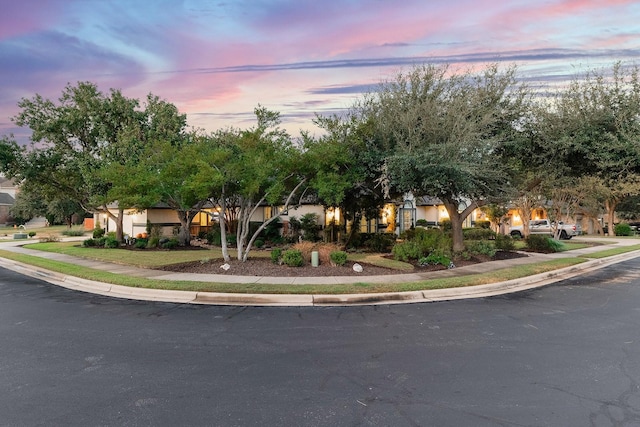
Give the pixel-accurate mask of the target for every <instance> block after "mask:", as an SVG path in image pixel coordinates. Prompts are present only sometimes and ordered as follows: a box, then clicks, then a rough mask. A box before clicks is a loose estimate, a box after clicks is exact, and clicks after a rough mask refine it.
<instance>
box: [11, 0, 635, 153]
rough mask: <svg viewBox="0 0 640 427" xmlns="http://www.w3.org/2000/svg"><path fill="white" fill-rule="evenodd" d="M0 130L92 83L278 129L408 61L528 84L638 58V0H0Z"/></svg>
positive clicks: (196, 120) (297, 123) (208, 123)
mask: <svg viewBox="0 0 640 427" xmlns="http://www.w3.org/2000/svg"><path fill="white" fill-rule="evenodd" d="M0 1H1V7H0V136H2V135H8V134H10V133H13V134H14V135H15V137H16V139H18V140H19V141H21V142H23V141H28V135H29V132H28V130H26V129H20V128H17V127H16V126H15V125H14V124H13V123H12V122H11V120H10V118H11V117H12V116H14V115H15V114H17V112H18V108H17V103H18V101H19V100H20V99H21V98H22V97H27V98H31V97H33V96H34V95H35V94H36V93H37V94H40V95H42V96H44V97H46V98H51V99H57V98H58V97H59V96H60V94H61V92H62V90H63V88H64V87H65V86H66V85H67V83H71V84H75V83H77V82H78V81H91V82H94V83H96V84H98V86H99V88H100V90H102V91H103V92H108V90H109V89H110V88H116V89H120V90H122V92H123V93H124V94H125V95H126V96H128V97H134V98H139V99H141V100H142V99H144V98H145V97H146V95H147V94H148V93H149V92H151V93H153V94H155V95H158V96H160V97H161V98H163V99H166V100H167V101H169V102H172V103H174V104H175V105H176V106H177V107H178V109H179V110H180V111H181V112H184V113H187V117H188V123H189V124H190V125H192V126H196V127H200V128H204V129H207V130H215V129H219V128H223V127H226V126H236V127H249V126H251V125H253V109H254V108H255V107H256V106H257V105H258V104H261V105H263V106H265V107H267V108H270V109H273V110H276V111H279V112H280V113H281V114H282V118H283V121H284V124H285V127H286V129H287V130H289V131H290V132H291V133H292V134H294V135H295V134H296V133H298V130H299V129H313V125H312V124H311V119H312V118H313V116H314V114H315V113H319V114H323V115H328V114H332V113H334V112H336V113H338V112H340V111H342V110H343V109H345V108H348V107H349V106H350V105H351V104H352V102H353V100H354V99H356V98H357V97H358V96H359V95H360V94H361V93H362V92H363V91H368V90H371V89H373V88H375V86H376V85H377V84H378V83H379V82H381V81H382V80H384V79H388V78H391V77H392V76H393V75H394V74H396V73H397V72H398V71H399V70H401V69H402V68H403V67H404V68H406V67H410V66H411V65H412V64H415V63H424V62H429V63H450V64H452V65H453V66H454V67H463V68H465V69H466V68H468V67H474V68H475V67H481V66H483V65H484V64H485V63H487V62H502V63H505V65H511V64H516V65H517V66H518V68H519V75H520V77H521V78H523V79H526V80H527V81H529V82H531V83H532V84H534V85H536V86H538V85H557V84H561V83H562V82H563V81H566V80H567V79H569V78H571V77H573V76H575V75H576V74H578V73H580V72H581V71H583V70H586V69H594V68H601V67H606V68H610V67H611V65H612V64H613V63H614V62H615V61H617V60H620V61H623V62H626V63H637V62H640V61H639V60H640V2H638V1H637V0H635V1H634V0H591V1H587V0H529V1H524V0H513V1H495V0H448V1H441V0H437V1H427V0H404V1H400V2H392V1H390V0H336V1H332V0H325V1H318V0H313V1H309V0H246V1H245V0H216V1H206V0H183V1H178V0H135V1H134V0H109V1H103V0H21V1H12V0H0Z"/></svg>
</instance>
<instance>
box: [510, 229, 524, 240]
mask: <svg viewBox="0 0 640 427" xmlns="http://www.w3.org/2000/svg"><path fill="white" fill-rule="evenodd" d="M511 237H517V238H520V239H522V233H520V232H519V231H512V232H511Z"/></svg>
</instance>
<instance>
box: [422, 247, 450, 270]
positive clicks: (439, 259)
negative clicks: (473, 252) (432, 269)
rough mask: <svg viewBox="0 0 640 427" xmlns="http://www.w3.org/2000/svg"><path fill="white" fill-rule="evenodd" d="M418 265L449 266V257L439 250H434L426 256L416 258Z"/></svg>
mask: <svg viewBox="0 0 640 427" xmlns="http://www.w3.org/2000/svg"><path fill="white" fill-rule="evenodd" d="M418 263H419V264H420V265H444V266H445V267H447V268H448V267H449V266H450V265H451V258H449V257H448V256H447V255H445V254H444V252H443V251H441V250H435V251H433V252H431V253H430V254H429V255H427V256H426V257H422V258H420V259H419V260H418Z"/></svg>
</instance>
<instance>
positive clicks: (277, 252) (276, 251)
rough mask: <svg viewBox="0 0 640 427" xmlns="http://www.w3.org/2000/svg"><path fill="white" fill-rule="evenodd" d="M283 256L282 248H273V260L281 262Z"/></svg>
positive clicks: (276, 262)
mask: <svg viewBox="0 0 640 427" xmlns="http://www.w3.org/2000/svg"><path fill="white" fill-rule="evenodd" d="M281 256H282V249H280V248H274V249H272V250H271V262H272V263H274V264H280V257H281Z"/></svg>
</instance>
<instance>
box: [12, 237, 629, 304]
mask: <svg viewBox="0 0 640 427" xmlns="http://www.w3.org/2000/svg"><path fill="white" fill-rule="evenodd" d="M585 246H589V245H588V244H583V243H579V242H576V243H569V244H566V245H565V248H566V250H571V249H578V248H582V247H585ZM26 247H29V248H31V249H37V250H42V251H49V252H56V253H62V254H68V255H73V256H78V257H84V258H91V259H96V260H101V261H109V262H114V263H119V264H126V265H134V266H139V267H147V268H154V267H158V266H162V265H168V264H172V263H181V262H188V261H202V260H210V259H216V258H221V257H222V254H221V251H220V249H210V250H209V249H207V250H204V249H203V250H191V251H145V250H140V251H131V250H126V249H96V248H84V247H82V246H81V245H80V243H79V242H53V243H32V244H28V245H26ZM633 250H640V244H639V245H633V246H624V247H619V248H615V249H607V250H603V251H600V252H597V253H593V254H589V255H587V256H583V257H567V258H561V259H556V260H553V261H546V262H539V263H536V264H528V265H521V266H514V267H509V268H503V269H499V270H495V271H491V272H487V273H483V274H474V275H466V276H458V277H450V278H438V279H430V280H422V281H416V282H406V283H367V282H366V277H363V281H362V282H361V283H357V284H338V285H288V284H282V285H270V284H235V283H234V284H230V283H218V282H195V281H166V280H153V279H145V278H139V277H129V276H124V275H119V274H115V273H110V272H104V271H98V270H93V269H90V268H86V267H80V266H76V265H73V264H70V263H64V262H60V261H53V260H48V259H45V258H41V257H36V256H31V255H25V254H19V253H15V252H10V251H4V250H0V257H3V258H7V259H12V260H15V261H18V262H22V263H25V264H30V265H34V266H36V267H40V268H44V269H47V270H51V271H55V272H58V273H61V274H65V275H71V276H76V277H80V278H84V279H88V280H95V281H100V282H106V283H112V284H116V285H123V286H132V287H144V288H151V289H175V290H188V291H199V292H234V293H272V294H349V293H379V292H403V291H416V290H428V289H443V288H454V287H465V286H475V285H482V284H489V283H496V282H502V281H505V280H511V279H517V278H521V277H526V276H530V275H534V274H539V273H544V272H548V271H553V270H556V269H560V268H564V267H568V266H572V265H576V264H579V263H582V262H585V261H587V258H602V257H607V256H613V255H617V254H620V253H624V252H628V251H633ZM251 255H252V256H253V257H269V256H270V252H269V251H262V250H255V251H252V252H251ZM232 256H233V255H232ZM349 259H351V260H353V261H359V262H367V263H372V264H376V265H382V266H385V267H390V268H396V269H398V270H404V271H407V270H410V269H413V266H411V265H409V264H406V263H402V262H398V261H394V260H389V259H386V258H384V257H382V256H380V255H376V254H349Z"/></svg>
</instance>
